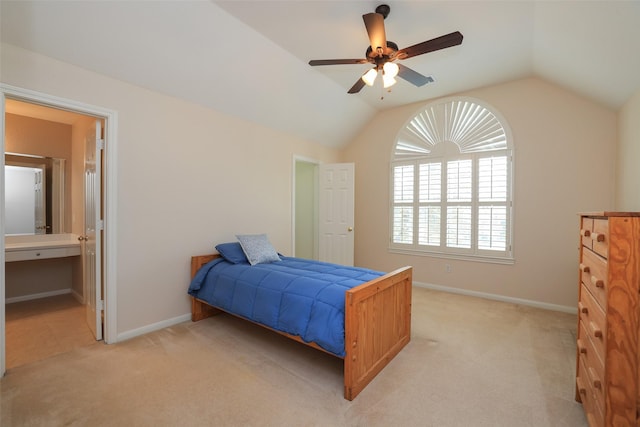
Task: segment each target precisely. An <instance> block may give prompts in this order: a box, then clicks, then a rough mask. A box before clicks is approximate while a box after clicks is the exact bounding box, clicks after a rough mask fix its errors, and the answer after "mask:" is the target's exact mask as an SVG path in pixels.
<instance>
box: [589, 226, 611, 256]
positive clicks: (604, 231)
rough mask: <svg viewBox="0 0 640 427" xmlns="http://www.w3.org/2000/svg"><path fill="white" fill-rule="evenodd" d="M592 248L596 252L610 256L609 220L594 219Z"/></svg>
mask: <svg viewBox="0 0 640 427" xmlns="http://www.w3.org/2000/svg"><path fill="white" fill-rule="evenodd" d="M591 240H592V241H593V243H592V248H593V251H594V252H595V253H597V254H598V255H600V256H603V257H605V258H608V257H609V249H608V248H609V220H607V219H594V220H593V231H592V232H591Z"/></svg>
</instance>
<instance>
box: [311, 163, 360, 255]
mask: <svg viewBox="0 0 640 427" xmlns="http://www.w3.org/2000/svg"><path fill="white" fill-rule="evenodd" d="M354 180H355V166H354V164H353V163H336V164H326V165H320V209H319V211H320V215H319V224H318V228H319V230H318V234H319V259H320V261H326V262H332V263H335V264H341V265H351V266H352V265H353V250H354V235H353V223H354V192H355V183H354Z"/></svg>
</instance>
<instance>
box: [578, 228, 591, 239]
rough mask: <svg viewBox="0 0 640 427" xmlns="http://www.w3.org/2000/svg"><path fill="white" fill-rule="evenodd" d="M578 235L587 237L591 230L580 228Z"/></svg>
mask: <svg viewBox="0 0 640 427" xmlns="http://www.w3.org/2000/svg"><path fill="white" fill-rule="evenodd" d="M580 235H581V236H582V237H589V236H590V235H591V230H585V229H582V230H580Z"/></svg>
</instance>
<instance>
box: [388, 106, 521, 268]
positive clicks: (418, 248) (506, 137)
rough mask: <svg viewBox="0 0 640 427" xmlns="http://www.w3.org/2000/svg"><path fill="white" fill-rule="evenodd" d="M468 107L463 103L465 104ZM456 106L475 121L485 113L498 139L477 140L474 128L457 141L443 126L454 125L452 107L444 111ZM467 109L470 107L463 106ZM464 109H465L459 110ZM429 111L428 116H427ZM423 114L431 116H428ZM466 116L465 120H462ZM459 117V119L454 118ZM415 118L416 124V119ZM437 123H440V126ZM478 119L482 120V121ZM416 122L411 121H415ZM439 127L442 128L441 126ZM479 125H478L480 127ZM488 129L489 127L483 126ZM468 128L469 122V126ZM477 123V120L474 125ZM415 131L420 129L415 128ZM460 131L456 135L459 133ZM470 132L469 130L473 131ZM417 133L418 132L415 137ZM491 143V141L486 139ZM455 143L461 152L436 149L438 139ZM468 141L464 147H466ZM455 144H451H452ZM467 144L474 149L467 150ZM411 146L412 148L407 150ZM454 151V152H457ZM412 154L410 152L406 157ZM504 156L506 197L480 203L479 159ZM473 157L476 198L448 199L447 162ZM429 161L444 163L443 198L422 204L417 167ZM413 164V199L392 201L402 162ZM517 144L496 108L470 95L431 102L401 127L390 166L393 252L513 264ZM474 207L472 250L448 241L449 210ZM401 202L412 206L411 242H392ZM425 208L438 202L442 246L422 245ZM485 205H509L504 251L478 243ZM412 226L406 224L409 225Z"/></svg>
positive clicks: (471, 235) (439, 141)
mask: <svg viewBox="0 0 640 427" xmlns="http://www.w3.org/2000/svg"><path fill="white" fill-rule="evenodd" d="M461 105H462V106H464V107H461ZM450 107H451V108H457V109H458V111H456V112H457V113H459V116H464V117H467V116H471V113H469V111H471V112H474V115H473V117H472V119H473V120H476V117H477V114H476V113H475V111H481V113H482V114H484V117H485V122H488V123H490V124H492V125H493V126H494V128H495V129H498V130H497V131H495V132H492V135H496V134H497V135H499V136H498V137H496V138H493V139H489V138H486V137H485V138H484V140H483V139H482V138H476V139H477V140H474V137H475V136H476V135H477V134H478V132H476V133H475V134H474V135H472V136H471V137H469V138H467V139H466V140H465V141H456V140H455V138H454V137H449V135H453V134H454V133H453V132H452V133H451V134H447V131H448V130H449V129H445V127H447V128H450V127H452V126H453V125H454V124H453V120H452V116H453V115H454V114H451V113H450V112H449V111H448V110H447V113H446V114H440V113H438V112H439V111H445V110H440V109H441V108H444V109H447V108H450ZM465 109H466V110H465ZM460 111H461V113H460ZM427 113H428V114H427ZM425 115H427V116H428V117H426V118H425ZM464 117H463V118H464ZM455 119H456V120H459V119H460V117H456V118H455ZM413 120H418V122H416V123H413V122H412V121H413ZM438 121H440V122H441V123H440V124H439V125H438V124H437V123H438ZM478 121H480V120H478ZM412 123H413V125H412ZM433 123H436V124H435V125H434V126H435V127H434V129H428V127H429V126H430V125H431V124H433ZM438 126H440V128H438ZM479 126H481V125H478V126H477V127H479ZM482 126H483V127H486V126H488V125H482ZM467 127H469V125H467ZM470 127H473V124H472V126H470ZM416 129H418V131H417V132H416ZM459 133H460V132H458V133H456V135H458V134H459ZM470 133H471V132H470ZM416 135H418V136H417V137H416ZM486 141H488V142H486ZM443 142H444V143H454V144H455V145H456V146H457V148H458V150H457V151H458V153H453V152H452V151H451V150H449V151H447V152H446V153H444V154H443V153H442V152H437V151H438V150H437V147H436V145H438V144H440V143H443ZM465 144H466V150H465ZM449 145H450V146H451V144H449ZM468 147H472V148H471V149H469V148H468ZM407 148H409V149H407ZM454 151H455V150H454ZM407 153H408V155H407ZM503 156H504V157H505V158H506V160H507V162H506V168H507V170H506V186H507V188H506V197H505V200H504V201H498V202H496V201H480V200H479V169H480V168H479V162H480V159H484V158H491V157H503ZM464 159H471V160H472V178H471V181H472V197H471V201H470V202H449V201H447V198H446V195H447V175H446V174H447V166H448V162H451V161H456V160H464ZM425 163H440V165H441V170H440V173H441V189H440V194H441V197H440V200H439V201H437V202H421V201H420V200H419V194H420V182H419V179H420V178H419V170H420V165H421V164H425ZM408 165H411V166H412V167H413V199H412V201H411V202H405V203H396V202H395V200H394V190H395V188H394V185H395V176H394V173H395V168H396V167H398V166H408ZM513 169H514V168H513V147H512V143H511V133H510V130H509V128H508V126H507V124H506V122H505V121H504V119H502V118H501V117H500V115H499V114H498V113H497V112H496V111H495V109H493V108H491V107H489V106H488V105H486V104H485V103H483V102H482V101H479V100H476V99H472V98H466V97H452V98H447V99H444V100H441V101H437V102H435V103H430V104H428V105H427V106H425V107H424V108H422V109H420V110H419V112H418V113H417V114H416V115H414V116H413V117H412V119H411V120H409V121H408V122H407V124H406V125H405V127H404V128H403V129H402V130H401V132H400V133H399V135H398V138H397V140H396V144H395V145H394V151H393V154H392V161H391V168H390V203H389V205H390V212H389V218H390V220H389V251H390V252H394V253H404V254H410V255H424V256H432V257H441V258H452V259H467V260H473V261H483V262H492V263H501V264H512V263H514V251H513ZM458 205H460V206H470V207H471V234H470V238H471V244H470V247H469V248H466V247H451V246H448V245H447V235H446V230H447V221H446V218H447V208H448V207H451V206H458ZM399 206H411V209H412V212H413V213H412V221H413V224H412V230H411V232H412V235H411V237H412V239H411V240H412V241H411V243H395V242H394V219H395V218H394V212H395V208H396V207H399ZM421 206H439V207H440V241H439V246H433V245H426V244H420V243H419V242H418V239H419V226H420V223H419V214H420V207H421ZM483 206H504V208H505V215H506V218H505V230H504V232H505V248H504V250H496V249H480V248H479V246H481V244H480V241H479V237H478V236H479V229H480V225H479V222H478V218H479V210H480V208H481V207H483ZM407 228H408V227H407Z"/></svg>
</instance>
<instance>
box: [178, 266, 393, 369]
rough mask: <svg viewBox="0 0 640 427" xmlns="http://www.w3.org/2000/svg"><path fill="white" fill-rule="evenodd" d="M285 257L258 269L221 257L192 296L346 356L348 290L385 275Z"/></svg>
mask: <svg viewBox="0 0 640 427" xmlns="http://www.w3.org/2000/svg"><path fill="white" fill-rule="evenodd" d="M281 258H282V261H278V262H273V263H269V264H257V265H253V266H251V265H249V264H231V263H229V262H227V261H225V260H224V259H223V258H217V259H215V260H213V261H211V262H209V263H207V264H205V265H204V266H203V267H202V268H201V269H200V270H199V271H198V272H197V273H196V275H195V277H194V278H193V280H192V281H191V285H190V286H189V295H191V296H194V297H196V298H198V299H201V300H203V301H206V302H207V303H208V304H210V305H212V306H214V307H218V308H221V309H223V310H225V311H227V312H230V313H233V314H236V315H238V316H241V317H245V318H247V319H250V320H252V321H254V322H258V323H261V324H264V325H266V326H269V327H270V328H273V329H276V330H278V331H282V332H286V333H288V334H291V335H297V336H299V337H300V338H302V340H304V341H305V342H315V343H316V344H318V345H319V346H320V347H322V348H323V349H325V350H327V351H328V352H330V353H333V354H335V355H337V356H340V357H344V355H345V351H344V305H345V291H346V290H348V289H351V288H353V287H355V286H358V285H360V284H362V283H365V282H368V281H370V280H372V279H375V278H376V277H379V276H382V275H383V274H384V273H381V272H378V271H373V270H369V269H365V268H358V267H344V266H340V265H336V264H329V263H324V262H318V261H310V260H305V259H301V258H291V257H281Z"/></svg>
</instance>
